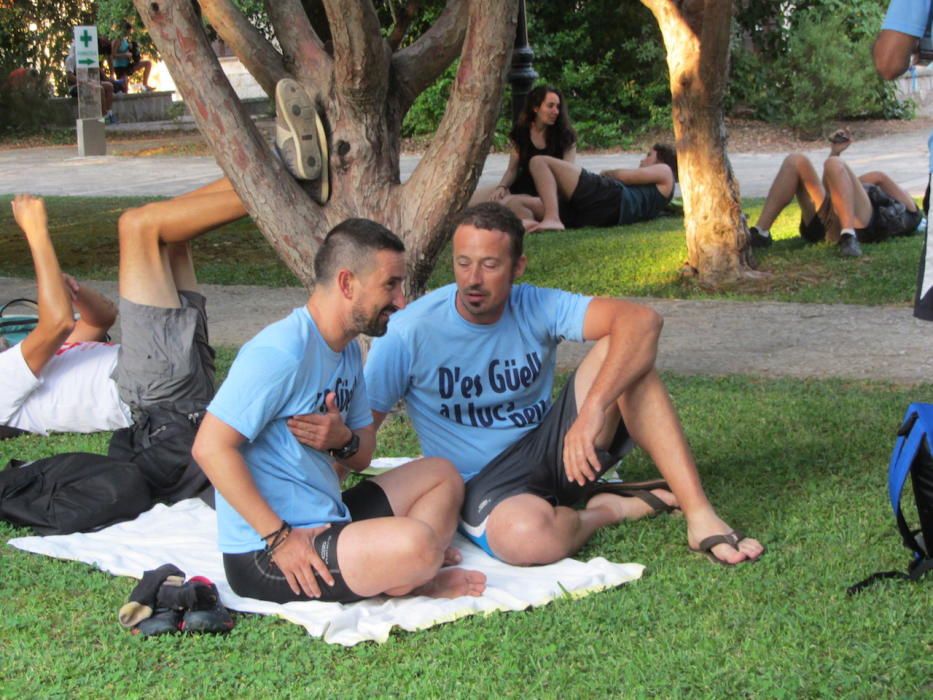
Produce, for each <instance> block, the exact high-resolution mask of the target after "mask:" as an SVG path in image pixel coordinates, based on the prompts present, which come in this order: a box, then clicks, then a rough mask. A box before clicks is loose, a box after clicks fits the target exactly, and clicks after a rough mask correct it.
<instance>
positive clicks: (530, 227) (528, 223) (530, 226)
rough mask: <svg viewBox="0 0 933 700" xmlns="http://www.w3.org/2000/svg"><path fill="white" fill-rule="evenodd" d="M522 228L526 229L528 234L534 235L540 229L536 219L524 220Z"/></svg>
mask: <svg viewBox="0 0 933 700" xmlns="http://www.w3.org/2000/svg"><path fill="white" fill-rule="evenodd" d="M522 226H524V227H525V231H526V232H527V233H534V232H535V230H536V229H537V228H538V222H537V221H536V220H534V219H522Z"/></svg>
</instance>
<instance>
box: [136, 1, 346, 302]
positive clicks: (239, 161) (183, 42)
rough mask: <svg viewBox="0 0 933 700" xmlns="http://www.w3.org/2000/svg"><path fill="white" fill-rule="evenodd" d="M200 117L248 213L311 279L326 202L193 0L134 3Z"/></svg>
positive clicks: (307, 280) (280, 252)
mask: <svg viewBox="0 0 933 700" xmlns="http://www.w3.org/2000/svg"><path fill="white" fill-rule="evenodd" d="M133 1H134V4H135V6H136V9H137V10H138V11H139V14H140V16H141V17H142V19H143V22H145V24H146V27H147V28H148V30H149V35H150V36H151V38H152V40H153V42H155V45H156V47H157V48H158V49H159V53H160V55H161V57H162V59H163V60H164V61H165V62H166V64H167V65H168V69H169V71H170V72H171V74H172V78H173V79H174V80H175V85H176V86H177V87H178V89H179V91H180V92H181V95H182V97H184V99H185V103H186V104H187V105H188V108H189V109H190V111H191V114H192V115H193V116H194V120H195V122H196V123H197V125H198V128H199V129H200V131H201V134H202V135H203V136H204V138H205V139H206V140H207V142H208V145H209V146H210V148H211V151H212V152H213V153H214V155H215V157H216V158H217V162H218V164H219V165H220V167H221V168H222V169H223V171H224V173H225V174H226V175H227V177H228V178H229V179H230V181H231V182H232V183H233V186H234V189H236V191H237V194H239V196H240V198H241V199H242V201H243V204H244V206H245V207H246V210H247V211H248V212H249V214H250V216H252V217H253V220H254V221H255V222H256V224H257V226H258V227H259V229H260V230H261V231H262V232H263V235H265V236H266V238H267V239H269V242H270V243H271V244H272V245H273V247H274V248H275V249H276V252H277V253H278V255H279V256H280V257H281V258H282V260H283V261H284V262H285V264H286V265H288V267H289V268H290V269H291V270H292V271H293V272H294V273H295V274H296V275H297V276H298V278H299V279H301V280H302V281H303V282H305V283H306V284H310V283H311V281H312V280H313V270H312V260H313V257H314V251H315V250H316V248H317V245H318V244H319V243H320V236H319V237H318V238H317V239H314V238H312V237H310V236H305V237H302V236H298V235H296V232H298V231H309V230H310V231H319V232H323V231H326V230H327V228H326V225H325V221H324V216H323V214H322V210H321V208H320V207H318V206H316V205H314V204H313V203H312V200H311V199H310V198H309V197H308V195H307V194H306V193H305V192H304V191H303V190H302V189H301V188H300V187H299V186H298V184H297V183H296V182H295V180H294V179H293V178H292V177H291V176H290V175H289V174H288V173H287V171H286V170H285V167H284V166H283V165H282V163H281V162H280V161H279V160H278V159H277V158H275V157H273V156H272V153H271V151H270V149H269V146H268V145H266V143H265V141H264V140H263V138H262V136H261V135H260V133H259V131H258V130H257V129H256V127H255V125H254V124H253V122H252V120H251V119H250V118H249V116H248V115H247V114H246V112H245V111H244V109H243V106H242V105H241V104H240V101H239V99H237V96H236V93H235V92H234V91H233V88H232V87H231V86H230V81H229V80H227V76H226V75H224V72H223V70H221V68H220V63H219V62H218V60H217V57H216V56H215V55H214V52H213V51H212V50H211V47H210V44H209V43H208V41H207V36H206V35H205V34H204V29H203V27H202V26H201V22H200V20H199V19H198V18H197V16H196V15H195V13H194V9H193V5H192V4H191V1H190V0H159V1H158V2H152V1H151V0H133Z"/></svg>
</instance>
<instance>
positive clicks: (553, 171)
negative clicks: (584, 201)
mask: <svg viewBox="0 0 933 700" xmlns="http://www.w3.org/2000/svg"><path fill="white" fill-rule="evenodd" d="M581 171H582V168H580V166H579V165H574V164H573V163H568V162H567V161H566V160H561V159H560V158H553V157H551V156H535V157H534V158H532V159H531V161H529V163H528V172H530V173H531V178H532V179H533V180H534V183H535V188H537V190H538V196H539V197H540V198H541V202H542V204H543V206H544V213H543V216H542V219H541V221H540V222H539V223H538V224H537V225H536V226H533V227H532V228H530V229H528V230H529V231H532V230H533V231H561V230H563V229H564V224H563V222H561V220H560V210H559V205H560V198H563V199H570V197H572V196H573V193H574V190H576V189H577V184H578V183H579V182H580V173H581Z"/></svg>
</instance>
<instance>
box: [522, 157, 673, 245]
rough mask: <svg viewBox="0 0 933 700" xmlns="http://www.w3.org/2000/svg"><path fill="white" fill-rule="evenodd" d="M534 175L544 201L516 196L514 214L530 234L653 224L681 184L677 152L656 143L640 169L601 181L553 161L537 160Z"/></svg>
mask: <svg viewBox="0 0 933 700" xmlns="http://www.w3.org/2000/svg"><path fill="white" fill-rule="evenodd" d="M528 169H529V171H530V172H531V177H532V179H533V180H534V183H535V187H536V188H537V190H538V196H537V197H531V196H528V195H516V196H513V197H512V198H510V200H509V208H510V209H512V211H514V212H516V213H517V214H518V216H519V218H521V219H522V224H523V225H524V226H525V229H526V230H527V231H528V232H529V233H530V232H534V231H561V230H563V229H565V228H582V227H584V226H619V225H625V224H634V223H637V222H639V221H649V220H650V219H653V218H655V217H656V216H658V214H660V213H661V211H662V210H663V209H664V207H666V206H667V205H668V204H669V203H670V201H671V198H672V197H673V196H674V183H675V182H677V152H676V151H675V150H674V149H673V148H672V147H671V146H667V145H665V144H661V143H656V144H655V145H654V146H652V147H651V150H649V151H648V154H647V155H646V156H645V157H644V158H642V160H641V161H640V162H639V164H638V167H637V168H634V169H631V168H617V169H615V170H604V171H603V172H601V173H599V174H598V175H597V174H596V173H591V172H590V171H589V170H584V169H583V168H581V167H580V166H579V165H576V164H574V163H569V162H567V161H565V160H561V159H559V158H552V157H550V156H535V157H534V158H532V159H531V161H530V163H529V166H528Z"/></svg>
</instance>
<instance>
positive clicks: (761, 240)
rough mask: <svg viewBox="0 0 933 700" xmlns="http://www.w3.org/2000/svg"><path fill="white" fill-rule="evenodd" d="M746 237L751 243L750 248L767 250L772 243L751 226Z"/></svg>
mask: <svg viewBox="0 0 933 700" xmlns="http://www.w3.org/2000/svg"><path fill="white" fill-rule="evenodd" d="M748 237H749V239H750V241H751V244H752V248H767V247H768V246H770V245H771V244H772V243H773V241H772V240H771V236H770V235H768V236H766V235H765V234H763V233H762V232H761V231H759V230H758V227H757V226H752V227H750V228H749V229H748Z"/></svg>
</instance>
